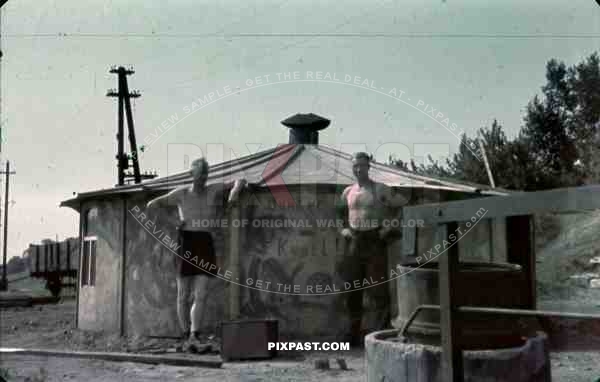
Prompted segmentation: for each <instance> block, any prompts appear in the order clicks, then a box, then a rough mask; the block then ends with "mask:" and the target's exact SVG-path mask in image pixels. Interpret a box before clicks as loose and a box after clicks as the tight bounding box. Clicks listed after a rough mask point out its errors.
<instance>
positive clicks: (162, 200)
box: [146, 187, 183, 208]
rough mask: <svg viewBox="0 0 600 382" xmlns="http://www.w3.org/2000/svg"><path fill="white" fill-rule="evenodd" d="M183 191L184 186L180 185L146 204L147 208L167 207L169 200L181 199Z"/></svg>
mask: <svg viewBox="0 0 600 382" xmlns="http://www.w3.org/2000/svg"><path fill="white" fill-rule="evenodd" d="M182 191H183V188H181V187H178V188H176V189H174V190H172V191H170V192H168V193H167V194H165V195H162V196H159V197H157V198H154V199H152V200H151V201H149V202H148V203H147V204H146V208H158V207H166V206H168V205H169V201H171V202H172V201H174V200H175V201H179V197H180V196H181V193H182Z"/></svg>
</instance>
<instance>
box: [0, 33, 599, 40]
mask: <svg viewBox="0 0 600 382" xmlns="http://www.w3.org/2000/svg"><path fill="white" fill-rule="evenodd" d="M4 37H6V38H51V37H58V38H175V39H177V38H180V39H200V38H223V39H233V38H307V37H309V38H404V39H411V38H414V39H419V38H441V39H444V38H446V39H463V38H467V39H478V38H481V39H596V38H600V34H510V33H509V34H504V33H499V34H498V33H490V34H485V33H232V34H216V33H79V32H77V33H67V32H58V33H30V34H27V33H10V34H5V35H4Z"/></svg>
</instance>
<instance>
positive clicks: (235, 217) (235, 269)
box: [229, 203, 240, 320]
mask: <svg viewBox="0 0 600 382" xmlns="http://www.w3.org/2000/svg"><path fill="white" fill-rule="evenodd" d="M230 219H231V222H232V223H233V222H235V221H239V220H240V207H239V204H238V203H236V204H235V205H234V206H233V207H232V209H231V212H230ZM230 227H231V229H230V230H229V264H230V269H231V270H232V273H233V274H234V275H237V276H239V275H240V227H239V226H238V227H235V224H230ZM239 315H240V286H239V285H238V283H235V282H231V283H229V319H230V320H235V319H238V318H239Z"/></svg>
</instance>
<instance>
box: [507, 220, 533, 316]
mask: <svg viewBox="0 0 600 382" xmlns="http://www.w3.org/2000/svg"><path fill="white" fill-rule="evenodd" d="M532 224H533V219H531V215H520V216H509V217H508V218H507V219H506V242H507V252H508V253H507V261H508V262H509V263H512V264H518V265H520V266H521V267H522V269H523V273H524V274H525V277H526V283H525V285H526V288H527V289H526V290H524V291H523V294H525V295H526V296H527V297H528V301H527V307H528V308H529V309H535V306H536V293H535V287H536V286H535V279H536V277H535V276H536V275H535V241H534V240H533V231H534V230H533V229H532Z"/></svg>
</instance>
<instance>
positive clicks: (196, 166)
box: [190, 158, 208, 186]
mask: <svg viewBox="0 0 600 382" xmlns="http://www.w3.org/2000/svg"><path fill="white" fill-rule="evenodd" d="M190 172H191V173H192V177H193V178H194V183H195V184H196V185H198V186H204V185H205V184H206V179H207V178H208V162H207V161H206V159H204V158H198V159H196V160H194V161H193V162H192V164H191V165H190Z"/></svg>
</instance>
